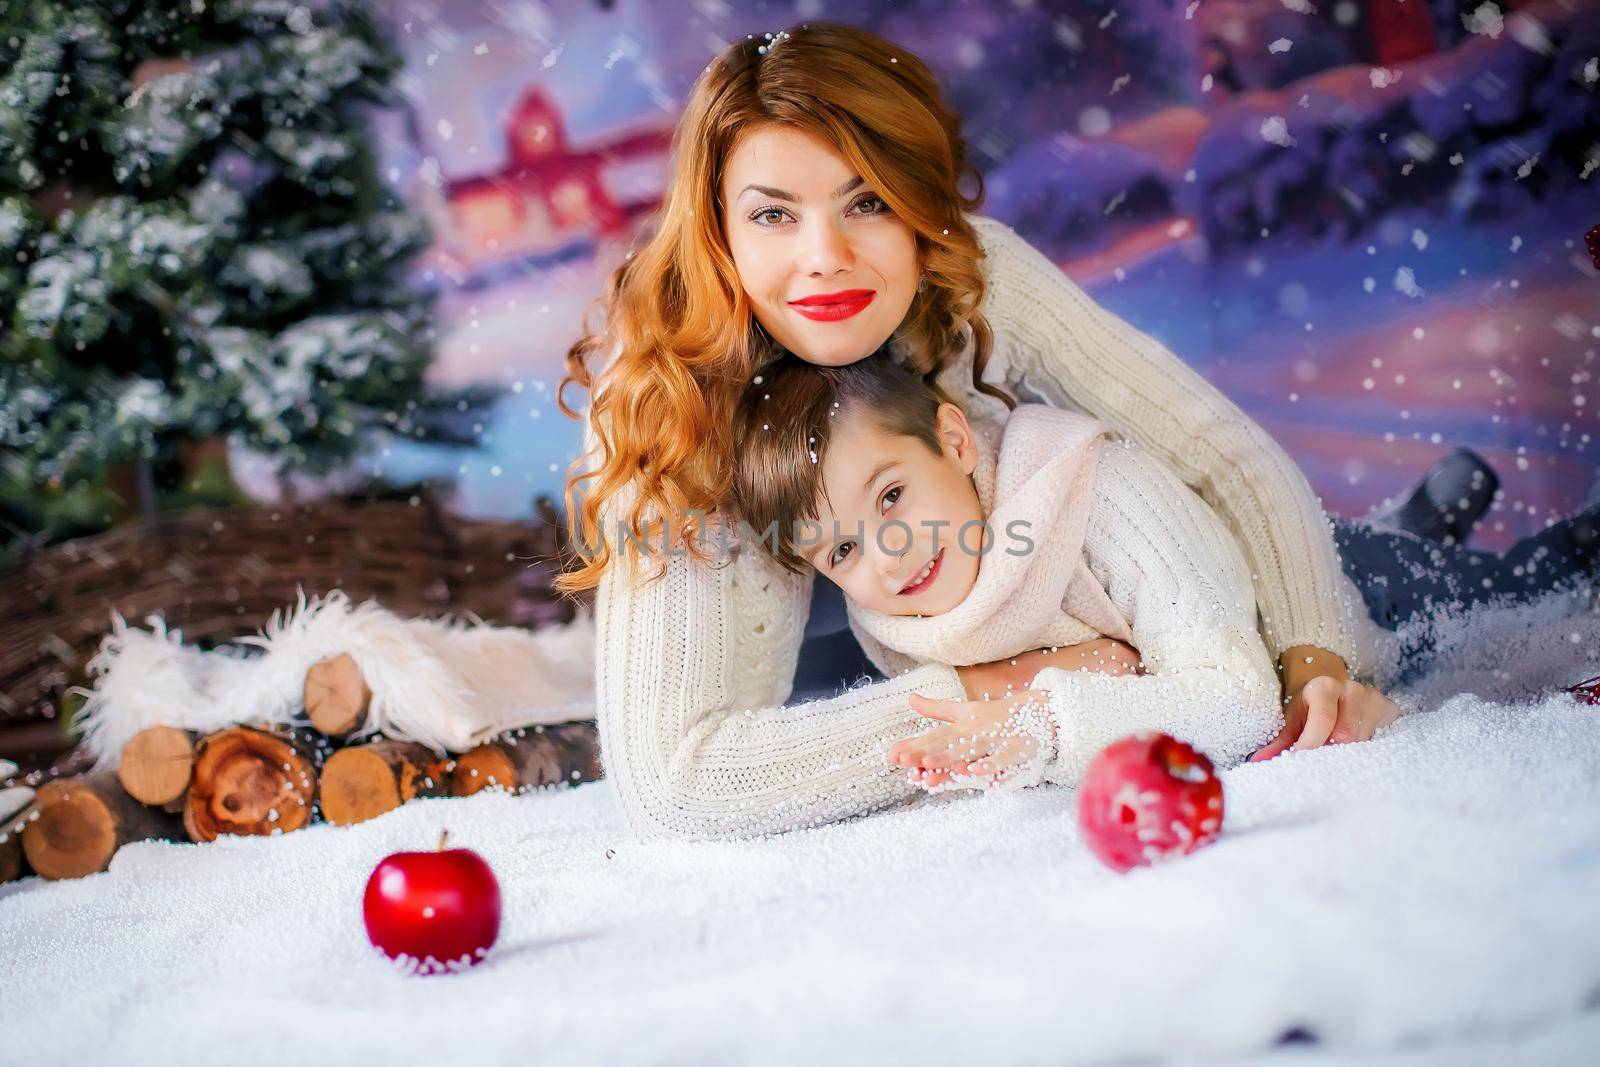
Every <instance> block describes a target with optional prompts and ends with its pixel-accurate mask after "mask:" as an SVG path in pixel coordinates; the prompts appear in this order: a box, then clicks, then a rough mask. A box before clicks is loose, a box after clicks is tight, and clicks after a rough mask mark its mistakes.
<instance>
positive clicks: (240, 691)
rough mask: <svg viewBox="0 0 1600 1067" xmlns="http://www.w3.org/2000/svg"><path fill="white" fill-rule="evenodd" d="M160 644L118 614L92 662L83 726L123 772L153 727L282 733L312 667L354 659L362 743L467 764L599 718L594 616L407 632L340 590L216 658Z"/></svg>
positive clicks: (91, 746) (98, 756)
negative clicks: (129, 751) (546, 731)
mask: <svg viewBox="0 0 1600 1067" xmlns="http://www.w3.org/2000/svg"><path fill="white" fill-rule="evenodd" d="M145 621H146V622H147V623H149V624H150V626H151V630H150V632H148V633H147V632H145V631H142V630H138V629H133V628H130V627H128V626H127V624H126V623H125V622H124V621H123V620H122V618H121V616H118V615H115V614H113V616H112V632H111V633H109V634H107V635H106V637H105V638H104V640H102V642H101V644H100V649H99V651H98V652H97V653H96V655H95V657H94V658H93V659H92V660H90V661H89V671H90V674H91V675H92V676H93V677H94V679H95V684H94V689H93V690H92V691H89V692H88V693H87V699H86V701H85V702H84V705H83V707H82V708H80V709H79V711H78V714H77V715H76V716H75V717H74V719H73V726H74V728H76V729H79V730H81V731H82V733H83V738H84V740H83V743H84V745H85V746H86V748H87V750H88V751H89V753H90V754H91V755H93V756H94V757H95V765H94V770H95V771H104V770H111V769H113V768H115V767H116V766H117V764H118V762H119V761H120V759H121V756H122V748H123V746H124V745H125V744H127V742H128V740H129V739H130V738H132V737H133V735H134V734H136V733H138V732H139V731H140V730H142V729H144V728H145V727H148V726H176V727H180V728H183V729H189V730H195V731H197V732H199V733H210V732H212V731H215V730H220V729H224V728H226V727H229V726H235V725H256V726H261V725H269V724H274V723H286V722H288V721H290V720H292V719H294V718H296V717H297V716H298V715H300V713H301V711H302V704H303V700H304V694H305V678H306V671H308V670H309V669H310V668H311V667H312V666H313V665H315V664H316V663H318V662H320V661H322V660H324V659H327V658H329V657H332V656H337V655H339V654H341V653H349V654H350V656H351V657H352V658H353V659H354V660H355V661H356V663H357V665H358V666H359V667H360V668H361V676H362V678H363V679H364V680H365V681H366V683H367V687H368V688H369V689H370V690H371V691H372V699H371V702H370V703H369V704H368V707H367V717H366V719H365V720H364V721H363V723H362V724H361V726H360V727H359V728H358V729H357V730H356V731H354V736H357V737H359V736H364V735H367V734H372V733H379V732H381V733H382V734H383V735H384V736H386V737H390V738H395V739H401V740H411V741H418V742H420V743H422V744H425V745H427V746H429V747H430V748H432V749H434V750H435V751H436V752H440V753H443V752H445V751H455V752H462V751H466V750H467V749H469V748H472V747H473V746H474V745H476V744H478V743H480V742H482V741H484V740H486V739H487V738H489V737H492V736H494V735H495V734H498V733H501V732H503V731H505V730H510V729H515V728H517V727H522V726H534V725H553V724H556V723H563V722H573V721H576V720H581V719H591V718H593V717H594V714H595V707H594V648H595V636H594V619H593V614H592V613H591V612H590V611H589V610H588V608H587V607H585V606H581V605H580V606H579V609H578V612H577V615H576V616H575V617H574V618H573V620H572V621H571V622H570V623H567V624H566V625H564V626H546V627H542V628H540V629H538V630H531V631H530V630H522V629H518V628H516V627H496V626H489V625H487V624H485V623H483V622H482V620H480V619H476V617H474V621H473V623H470V624H469V623H467V622H463V621H461V620H457V619H437V620H436V619H404V618H401V617H399V616H397V615H395V614H394V613H393V612H392V611H389V610H388V609H387V608H384V607H382V606H381V605H379V604H378V603H377V601H374V600H369V601H367V602H366V603H364V604H361V605H359V606H357V607H351V605H350V600H349V598H348V597H347V596H346V595H345V594H344V593H343V592H341V591H338V590H335V591H334V592H331V593H329V594H327V595H326V596H324V597H321V598H313V599H311V600H310V601H309V602H308V601H307V600H306V597H305V594H304V592H302V593H301V594H300V597H299V602H298V605H297V607H296V608H295V609H292V610H290V611H288V612H287V613H280V612H273V614H272V618H271V619H270V620H269V621H268V623H267V625H266V627H265V629H264V631H263V632H262V633H261V634H260V635H259V636H250V637H242V638H240V639H239V640H237V641H236V642H234V643H233V645H232V646H222V647H219V648H217V649H214V650H212V651H209V652H201V651H199V650H198V649H194V648H190V647H186V646H185V645H184V644H183V635H182V632H181V631H176V630H174V631H168V630H167V628H166V626H165V624H164V623H163V622H162V620H161V619H160V618H159V617H157V616H150V617H149V618H147V619H146V620H145Z"/></svg>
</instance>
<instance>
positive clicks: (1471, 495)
mask: <svg viewBox="0 0 1600 1067" xmlns="http://www.w3.org/2000/svg"><path fill="white" fill-rule="evenodd" d="M1499 488H1500V478H1499V476H1498V475H1496V474H1495V472H1494V468H1493V467H1491V466H1489V464H1488V462H1487V461H1486V460H1485V459H1484V458H1483V457H1482V456H1480V455H1478V454H1477V453H1476V452H1473V451H1472V450H1471V449H1466V448H1458V449H1456V450H1455V451H1454V452H1452V453H1450V454H1449V455H1448V456H1446V457H1444V458H1443V459H1441V460H1440V461H1439V462H1437V463H1435V464H1434V465H1433V466H1432V467H1431V468H1430V469H1429V471H1428V473H1427V474H1426V475H1424V476H1423V479H1422V481H1421V483H1419V484H1418V485H1417V487H1416V488H1415V489H1413V490H1412V491H1411V495H1410V496H1408V497H1406V498H1405V499H1404V500H1402V501H1400V502H1399V503H1396V504H1390V505H1388V506H1386V507H1382V508H1379V509H1377V510H1376V511H1374V512H1373V513H1372V514H1370V515H1368V516H1367V518H1366V521H1367V523H1369V524H1370V525H1372V526H1373V527H1375V528H1377V529H1380V530H1404V531H1406V532H1407V533H1414V534H1416V535H1417V536H1418V537H1425V538H1427V539H1428V540H1430V541H1438V542H1440V543H1441V544H1446V545H1460V544H1465V543H1466V540H1467V538H1468V537H1469V536H1470V535H1471V533H1472V526H1473V523H1475V522H1477V521H1478V519H1479V518H1480V517H1482V515H1483V513H1484V512H1485V511H1488V510H1489V505H1490V504H1491V503H1493V501H1494V494H1495V492H1496V491H1497V490H1498V489H1499Z"/></svg>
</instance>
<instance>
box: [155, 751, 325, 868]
mask: <svg viewBox="0 0 1600 1067" xmlns="http://www.w3.org/2000/svg"><path fill="white" fill-rule="evenodd" d="M313 760H314V754H313V752H312V750H311V748H310V746H308V745H306V744H305V743H304V742H303V741H301V740H300V739H298V738H296V737H294V736H288V735H285V734H282V733H268V732H266V731H262V730H256V729H252V728H250V727H248V726H235V727H232V728H230V729H227V730H222V731H220V732H218V733H214V734H210V735H208V736H207V737H205V738H202V739H201V741H200V744H199V745H198V746H197V748H196V752H195V764H194V778H193V780H192V781H191V782H190V785H189V794H188V800H187V802H186V803H185V804H184V808H183V822H184V827H185V829H186V830H187V831H188V833H189V837H190V839H191V840H194V841H213V840H215V839H216V838H218V837H220V836H221V835H223V834H239V835H246V836H268V835H271V834H279V833H289V832H290V831H292V830H298V829H300V828H301V827H302V826H305V825H306V824H307V823H309V822H310V821H311V809H312V802H313V798H314V797H315V796H316V781H317V770H316V766H315V764H314V762H313Z"/></svg>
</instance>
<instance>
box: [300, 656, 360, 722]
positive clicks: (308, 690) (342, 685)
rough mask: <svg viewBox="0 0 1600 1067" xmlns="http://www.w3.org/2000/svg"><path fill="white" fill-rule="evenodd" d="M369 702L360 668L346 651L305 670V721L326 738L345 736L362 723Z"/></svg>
mask: <svg viewBox="0 0 1600 1067" xmlns="http://www.w3.org/2000/svg"><path fill="white" fill-rule="evenodd" d="M371 700H372V690H371V689H370V688H368V687H367V682H366V679H365V678H363V677H361V667H360V666H359V665H358V664H357V663H356V661H355V659H354V658H353V657H352V656H351V655H350V654H349V653H348V652H343V653H340V654H339V655H337V656H334V657H332V658H331V659H325V660H323V661H321V662H320V663H316V664H313V665H312V667H311V669H310V670H308V671H306V684H305V708H306V718H308V719H310V720H311V725H312V726H315V727H316V728H317V729H318V730H319V731H321V732H322V733H324V734H327V735H328V736H329V737H344V736H345V735H346V734H349V733H350V732H351V731H352V730H354V729H356V728H357V727H358V726H360V725H361V724H362V723H363V722H365V721H366V717H367V705H368V703H370V702H371Z"/></svg>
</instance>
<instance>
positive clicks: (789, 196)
mask: <svg viewBox="0 0 1600 1067" xmlns="http://www.w3.org/2000/svg"><path fill="white" fill-rule="evenodd" d="M864 181H866V179H865V178H862V177H860V176H859V175H858V176H857V177H854V178H851V179H850V180H849V181H847V182H845V183H844V184H843V185H841V186H839V188H837V189H835V190H834V191H833V198H834V199H835V200H837V199H839V198H840V197H841V196H843V195H844V194H846V193H848V192H849V191H850V190H852V189H854V188H855V187H856V186H858V185H860V184H861V183H862V182H864ZM752 189H754V190H755V191H756V192H758V193H760V194H761V195H762V196H770V197H772V198H773V199H774V200H787V201H789V202H790V203H791V204H798V203H799V202H800V198H799V197H798V196H795V195H794V194H793V193H786V192H784V191H783V190H782V189H774V188H772V186H770V185H755V184H751V185H747V186H745V187H744V188H743V189H740V190H739V195H740V196H743V195H744V194H745V193H748V192H749V191H750V190H752Z"/></svg>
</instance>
